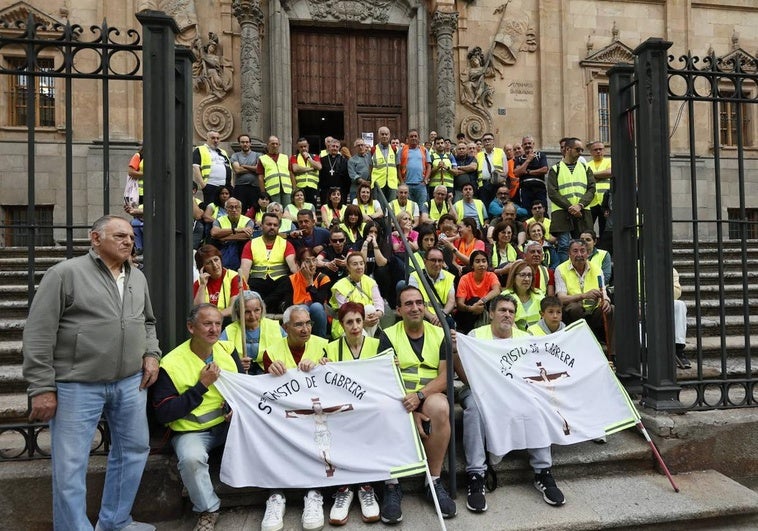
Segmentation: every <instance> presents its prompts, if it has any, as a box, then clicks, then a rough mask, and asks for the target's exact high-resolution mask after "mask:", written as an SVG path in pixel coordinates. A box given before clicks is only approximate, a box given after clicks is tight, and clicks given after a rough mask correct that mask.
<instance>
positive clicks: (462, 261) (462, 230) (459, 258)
mask: <svg viewBox="0 0 758 531" xmlns="http://www.w3.org/2000/svg"><path fill="white" fill-rule="evenodd" d="M479 236H480V235H479V229H478V228H477V227H476V220H475V219H474V218H463V219H462V220H461V222H460V223H459V224H458V238H457V239H455V240H450V239H449V238H445V239H444V240H442V239H441V240H440V241H442V242H443V243H444V244H445V247H447V248H448V249H449V250H450V251H451V252H452V253H453V255H454V257H455V261H454V262H453V264H454V266H455V268H456V269H457V270H458V274H457V276H461V275H462V274H463V273H464V272H465V271H468V270H470V268H469V264H470V259H469V257H470V256H471V254H472V253H473V252H474V251H482V252H484V241H482V240H481V239H480V237H479Z"/></svg>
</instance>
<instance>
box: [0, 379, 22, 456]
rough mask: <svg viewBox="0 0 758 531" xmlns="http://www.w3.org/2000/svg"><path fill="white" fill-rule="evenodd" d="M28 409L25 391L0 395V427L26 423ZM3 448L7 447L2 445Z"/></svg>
mask: <svg viewBox="0 0 758 531" xmlns="http://www.w3.org/2000/svg"><path fill="white" fill-rule="evenodd" d="M0 381H1V380H0ZM28 409H29V398H28V396H27V394H26V389H23V390H21V391H19V392H15V393H5V392H3V393H0V426H7V425H8V424H15V423H24V422H26V419H27V415H28V413H27V412H28ZM3 448H4V449H6V448H7V446H6V445H3Z"/></svg>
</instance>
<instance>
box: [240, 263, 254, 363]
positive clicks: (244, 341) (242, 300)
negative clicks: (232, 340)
mask: <svg viewBox="0 0 758 531" xmlns="http://www.w3.org/2000/svg"><path fill="white" fill-rule="evenodd" d="M240 271H242V270H241V269H240V270H239V271H237V282H238V285H239V289H238V292H239V293H238V295H237V301H238V302H239V305H240V306H239V310H238V311H239V314H238V319H239V323H240V333H241V334H242V352H238V353H237V354H238V355H239V356H240V363H241V362H242V358H247V331H246V330H245V283H244V281H243V279H242V275H241V274H240ZM250 363H252V361H251V362H250ZM245 372H246V373H248V374H250V368H249V367H248V369H247V370H246V371H245Z"/></svg>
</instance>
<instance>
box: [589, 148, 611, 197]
mask: <svg viewBox="0 0 758 531" xmlns="http://www.w3.org/2000/svg"><path fill="white" fill-rule="evenodd" d="M587 166H589V168H590V169H591V170H592V173H593V174H594V173H595V172H599V171H605V170H607V169H608V168H610V167H611V159H610V158H608V157H603V160H601V161H600V162H595V160H594V159H593V160H591V161H589V162H588V163H587ZM610 189H611V180H610V179H595V199H593V200H592V203H590V206H591V207H593V206H596V205H599V204H601V203H602V202H603V196H605V192H607V191H608V190H610Z"/></svg>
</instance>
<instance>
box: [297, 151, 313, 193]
mask: <svg viewBox="0 0 758 531" xmlns="http://www.w3.org/2000/svg"><path fill="white" fill-rule="evenodd" d="M297 165H298V166H302V167H303V168H310V169H309V170H308V171H307V172H305V173H301V174H299V175H295V182H296V183H297V187H298V188H316V189H318V171H316V169H315V168H314V167H313V166H310V165H309V164H308V163H306V161H305V159H304V158H303V156H302V155H301V154H300V153H298V154H297Z"/></svg>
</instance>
